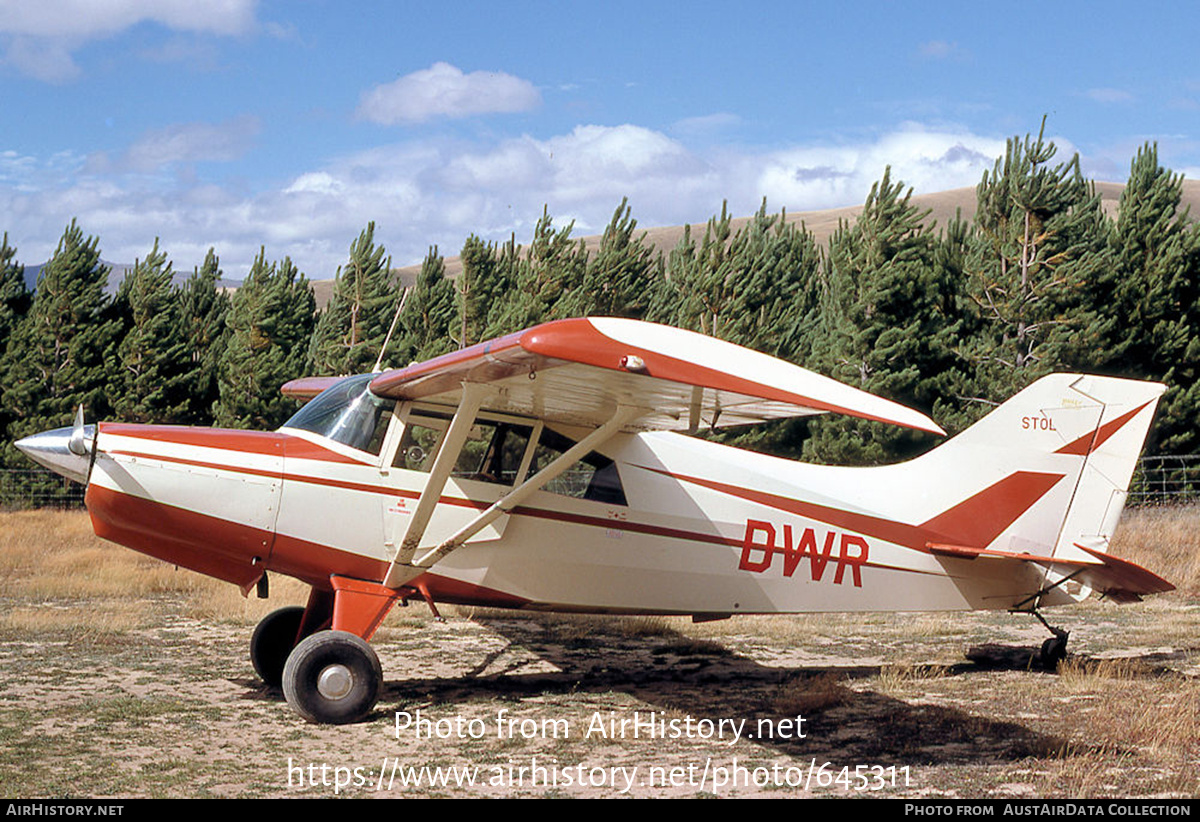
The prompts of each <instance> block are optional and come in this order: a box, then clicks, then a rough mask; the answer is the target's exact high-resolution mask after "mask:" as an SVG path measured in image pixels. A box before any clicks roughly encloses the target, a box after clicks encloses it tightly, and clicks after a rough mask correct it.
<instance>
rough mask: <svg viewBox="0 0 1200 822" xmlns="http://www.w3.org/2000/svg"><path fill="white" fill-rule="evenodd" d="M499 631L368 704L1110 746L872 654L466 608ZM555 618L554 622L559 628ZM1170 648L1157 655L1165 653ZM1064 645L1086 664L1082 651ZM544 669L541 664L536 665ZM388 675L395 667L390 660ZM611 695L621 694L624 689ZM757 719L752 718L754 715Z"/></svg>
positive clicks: (272, 695)
mask: <svg viewBox="0 0 1200 822" xmlns="http://www.w3.org/2000/svg"><path fill="white" fill-rule="evenodd" d="M475 621H477V622H479V623H481V624H483V625H485V626H486V627H487V628H488V629H489V630H490V631H492V632H493V633H494V634H495V635H497V636H499V637H503V639H504V640H505V644H503V645H502V646H501V647H498V648H495V649H493V650H491V651H488V652H486V653H483V654H476V655H474V656H473V657H472V658H471V659H469V660H464V663H463V669H462V673H461V674H460V675H458V676H440V677H423V676H421V675H420V671H419V670H417V669H411V671H410V672H411V673H413V674H414V676H412V677H407V678H403V679H396V678H391V679H386V674H385V683H384V687H383V691H382V693H381V696H380V702H379V705H378V707H377V709H376V712H375V714H374V716H373V719H375V720H377V719H379V718H380V717H382V716H385V715H390V713H391V712H392V711H397V710H407V709H410V708H411V707H412V706H414V705H425V704H430V703H432V704H436V705H439V706H442V707H443V708H445V709H452V706H455V705H466V704H468V703H477V702H479V701H486V700H489V699H495V700H499V701H503V702H504V703H507V704H509V705H510V710H512V711H513V712H514V713H516V712H517V709H516V707H515V704H513V703H516V702H519V701H520V700H523V699H526V698H537V697H545V696H562V697H564V698H566V697H569V696H571V695H578V694H591V695H593V696H594V697H596V698H594V699H590V700H589V701H588V707H589V709H596V708H597V706H598V705H600V706H603V704H604V698H605V697H607V696H610V695H616V696H614V698H613V700H612V704H611V705H610V706H608V707H604V708H601V709H602V710H613V711H616V712H625V713H629V712H631V711H634V710H637V711H640V712H643V713H646V712H657V713H658V714H659V715H660V716H664V717H683V716H690V717H692V718H693V719H694V720H695V721H697V722H699V721H700V720H704V719H707V720H710V721H711V722H714V723H715V722H718V721H720V720H722V719H726V720H734V721H738V720H741V719H745V720H746V726H745V727H746V728H747V729H750V728H757V727H759V721H760V720H773V721H775V722H778V721H779V720H785V719H794V718H795V717H796V716H797V715H802V716H803V717H804V718H805V725H804V726H803V728H804V731H805V736H804V737H803V738H795V734H791V735H789V736H788V737H787V738H783V739H780V738H774V739H772V738H763V737H759V738H756V739H755V740H754V741H755V743H756V744H757V745H760V746H764V747H768V748H771V749H774V750H776V751H778V752H779V753H782V754H787V755H790V756H798V757H802V758H803V759H805V760H807V759H809V758H815V759H816V761H817V762H818V763H820V762H826V761H828V762H834V763H839V762H840V763H848V764H851V765H853V764H872V765H876V764H878V765H882V766H884V767H887V766H890V765H896V766H901V765H918V764H919V765H939V764H951V765H952V764H973V765H987V764H1002V763H1006V762H1015V761H1019V760H1021V759H1025V758H1028V757H1048V756H1049V757H1053V756H1064V755H1082V754H1088V753H1107V754H1109V755H1111V754H1113V753H1114V751H1113V750H1112V748H1111V746H1109V747H1104V748H1102V747H1100V746H1090V745H1086V744H1081V743H1079V742H1078V741H1069V740H1067V739H1065V738H1064V737H1061V736H1058V735H1054V734H1046V733H1042V732H1039V731H1037V730H1034V729H1032V728H1030V727H1028V726H1027V725H1025V724H1022V723H1021V722H1016V721H1011V720H1007V719H1000V718H989V717H987V716H985V715H981V714H982V713H983V712H985V711H986V708H981V709H980V710H979V711H978V712H975V713H971V712H968V711H965V710H961V709H959V708H956V707H953V706H949V705H938V704H933V703H932V702H931V701H929V700H923V701H920V702H917V701H914V702H906V701H904V700H903V699H899V698H896V697H894V696H891V695H888V694H886V693H882V692H881V691H880V690H878V689H873V688H871V687H854V683H855V682H856V681H858V682H861V681H862V680H866V679H868V678H872V677H877V676H879V675H880V674H881V671H883V670H884V669H883V667H881V666H879V665H864V666H842V665H838V666H821V665H798V666H786V665H785V666H772V665H764V664H761V663H759V662H757V661H755V660H753V659H751V658H749V657H748V656H745V655H743V654H740V653H738V652H736V651H733V650H730V649H728V648H726V647H724V646H722V645H720V644H718V643H716V642H711V641H706V640H697V639H695V638H693V637H687V636H684V635H683V634H680V633H677V632H674V631H671V630H669V629H659V630H656V631H654V632H653V633H651V634H645V635H643V634H638V633H636V632H635V633H629V634H623V633H621V632H620V631H619V630H618V629H614V628H613V627H612V624H608V625H606V626H605V627H603V628H601V629H600V630H597V631H590V630H587V629H586V628H584V629H581V628H580V626H579V624H577V623H562V624H557V623H555V622H553V621H550V622H545V623H543V622H541V621H539V620H537V619H514V618H511V617H495V618H492V617H482V618H481V617H478V616H477V617H475ZM563 626H565V628H564V627H563ZM1037 650H1038V649H1037V648H1036V647H1027V646H1018V645H1000V644H992V645H986V646H980V647H979V648H977V649H972V652H970V653H969V654H968V655H969V656H970V657H971V659H969V660H964V661H963V662H960V663H956V664H952V665H941V666H925V667H924V668H923V669H922V670H921V671H920V673H919V675H920V676H922V677H925V678H929V679H931V680H938V679H944V678H954V677H969V676H972V675H980V674H984V673H988V672H991V673H995V672H1003V671H1012V672H1020V673H1023V674H1025V675H1028V676H1033V677H1046V678H1049V680H1048V682H1047V685H1046V687H1047V688H1053V687H1054V683H1053V677H1054V676H1055V674H1054V673H1053V672H1052V671H1044V670H1039V669H1037V668H1036V666H1033V665H1031V658H1032V657H1033V656H1034V655H1035V654H1036V652H1037ZM1169 656H1170V655H1168V657H1169ZM1072 658H1073V659H1074V660H1076V661H1077V662H1082V663H1083V664H1084V665H1089V664H1094V663H1097V662H1099V660H1091V659H1090V658H1088V657H1086V656H1076V655H1073V656H1072ZM1170 661H1171V659H1169V658H1167V657H1164V656H1163V655H1162V654H1157V653H1149V654H1147V655H1145V657H1144V658H1143V657H1138V658H1135V659H1133V660H1130V662H1131V663H1133V664H1135V665H1137V667H1138V670H1139V671H1140V672H1141V674H1140V675H1142V676H1148V677H1158V676H1168V677H1171V676H1179V674H1178V672H1176V671H1174V670H1173V669H1172V668H1171V667H1170V665H1169V663H1170ZM544 663H549V667H552V668H553V669H554V670H546V668H547V667H548V666H547V665H545V664H544ZM391 673H392V674H393V677H394V675H395V674H396V673H397V672H396V671H392V672H391ZM241 684H243V685H246V686H247V687H248V688H250V689H251V690H250V691H249V692H248V693H247V694H246V698H249V699H280V698H282V697H281V692H280V691H279V689H277V688H273V689H265V688H263V686H262V683H261V682H257V681H256V680H245V681H242V682H241ZM620 695H624V697H625V698H624V699H623V698H621V696H620ZM764 727H765V725H764Z"/></svg>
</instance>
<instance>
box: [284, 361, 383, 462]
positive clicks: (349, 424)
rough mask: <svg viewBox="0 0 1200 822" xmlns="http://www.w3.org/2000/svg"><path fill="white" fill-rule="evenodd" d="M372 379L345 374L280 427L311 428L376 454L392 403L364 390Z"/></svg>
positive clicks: (338, 440)
mask: <svg viewBox="0 0 1200 822" xmlns="http://www.w3.org/2000/svg"><path fill="white" fill-rule="evenodd" d="M373 378H374V375H373V374H360V375H358V376H356V377H347V378H346V379H344V380H342V381H341V382H339V383H337V384H336V385H333V386H331V387H330V388H327V389H325V390H324V391H322V392H321V393H320V394H318V395H317V397H316V398H315V399H313V400H312V401H311V402H309V403H308V404H307V405H305V406H304V407H303V408H301V409H300V410H299V411H297V412H296V413H295V415H293V416H292V418H291V419H290V420H288V421H287V422H286V423H284V426H283V427H284V428H298V429H300V430H301V431H311V432H313V433H314V434H320V435H321V436H323V437H328V438H329V439H331V440H334V441H335V442H340V443H342V444H343V445H348V446H350V447H351V448H356V449H358V450H359V451H366V452H367V453H369V454H374V455H375V456H379V452H380V449H381V448H382V447H383V438H384V435H385V434H386V433H387V428H388V423H389V422H390V421H391V415H392V407H393V405H394V404H395V403H393V402H392V401H391V400H385V399H381V398H379V397H376V396H375V395H374V394H372V393H371V392H370V391H369V390H368V389H369V386H370V384H371V380H372V379H373Z"/></svg>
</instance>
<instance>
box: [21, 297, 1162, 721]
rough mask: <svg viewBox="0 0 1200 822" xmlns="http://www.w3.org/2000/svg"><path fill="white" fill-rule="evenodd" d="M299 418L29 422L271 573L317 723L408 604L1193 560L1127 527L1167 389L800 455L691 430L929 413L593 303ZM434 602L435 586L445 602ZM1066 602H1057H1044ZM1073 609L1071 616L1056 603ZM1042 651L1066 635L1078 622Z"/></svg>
mask: <svg viewBox="0 0 1200 822" xmlns="http://www.w3.org/2000/svg"><path fill="white" fill-rule="evenodd" d="M283 390H284V392H285V393H286V394H288V395H290V396H293V397H297V398H299V399H307V400H309V402H308V403H307V404H306V405H304V406H303V407H302V408H301V409H300V410H299V412H298V413H297V414H296V415H295V416H294V417H292V418H291V419H290V420H289V421H288V422H287V423H286V424H285V425H284V426H283V427H282V428H280V429H279V430H278V431H275V432H271V433H266V432H249V431H233V430H217V429H198V428H184V427H174V426H159V425H124V424H120V423H100V424H98V425H94V426H91V425H89V426H85V425H84V424H83V418H82V410H81V412H80V414H79V415H77V417H76V422H75V425H74V426H73V427H70V428H63V429H58V430H56V431H48V432H45V433H42V434H37V435H35V436H32V437H28V438H26V439H23V440H21V441H20V442H18V443H17V446H18V447H19V448H20V449H21V450H23V451H24V452H25V453H26V454H28V455H29V456H30V457H32V458H33V459H34V460H36V461H38V462H39V463H41V464H43V465H46V466H48V467H50V468H52V469H54V470H55V471H58V472H59V473H61V474H64V475H66V476H67V477H70V478H72V479H74V480H78V481H79V482H81V483H86V484H87V496H86V500H87V508H88V511H89V512H90V515H91V519H92V525H93V528H94V529H95V531H96V533H97V534H98V535H99V536H101V537H103V538H105V539H109V540H112V541H114V542H117V543H120V544H122V545H126V546H128V547H130V548H133V549H135V550H137V551H141V552H143V553H146V554H149V555H151V556H155V557H158V558H160V559H163V560H166V561H167V562H171V563H173V564H175V565H179V566H183V567H186V568H191V569H193V570H196V571H199V572H201V573H204V574H208V575H210V576H213V577H217V578H219V579H222V580H227V581H229V582H232V583H235V584H237V585H239V586H240V587H241V588H242V589H243V591H244V592H246V593H249V591H250V590H251V589H253V588H255V587H256V586H258V589H259V593H260V595H265V594H266V587H267V586H266V575H267V573H268V572H273V573H279V574H285V575H288V576H292V577H296V578H298V579H300V580H302V581H304V582H306V583H308V584H309V585H310V586H312V590H311V594H310V596H309V600H308V604H307V606H306V607H303V608H301V607H294V608H285V609H281V610H279V611H276V612H274V613H272V614H271V615H269V616H268V617H266V618H265V619H264V620H263V621H262V623H260V624H259V626H258V628H257V629H256V630H255V633H254V638H253V640H252V642H251V659H252V661H253V664H254V667H255V669H256V670H257V672H258V673H259V675H260V676H261V677H262V679H263V680H264V682H266V683H267V684H269V685H282V687H283V692H284V694H285V696H286V698H287V701H288V702H289V703H290V704H291V705H292V706H293V707H294V708H295V709H296V710H297V711H298V712H299V713H300V714H301V715H302V716H304V717H305V718H307V719H309V720H310V721H316V722H333V723H341V722H352V721H356V720H358V719H361V718H362V717H364V716H366V715H367V714H368V713H369V712H370V711H371V710H372V709H373V708H374V705H375V703H376V701H377V699H378V695H379V689H380V686H381V682H382V673H381V670H380V666H379V661H378V658H377V657H376V654H375V652H374V650H373V649H372V648H371V646H370V645H369V644H368V640H370V638H371V636H372V634H373V632H374V631H375V629H376V628H377V626H378V625H379V624H380V622H381V621H382V620H383V619H384V617H385V616H386V615H387V613H388V612H389V610H390V609H391V608H392V606H393V605H394V604H395V603H396V602H397V601H398V600H402V601H405V602H407V601H408V600H409V599H412V598H420V599H424V600H425V601H426V602H428V603H429V604H430V606H431V607H435V605H434V603H436V602H448V603H460V604H471V605H484V606H497V607H502V608H526V609H535V610H547V611H551V610H553V611H575V612H591V613H614V614H676V615H691V616H692V617H693V618H694V619H696V620H707V619H720V618H724V617H728V616H731V615H734V614H766V613H800V612H833V611H842V612H853V611H929V610H967V609H1007V610H1013V611H1025V612H1030V613H1033V614H1035V615H1037V616H1038V617H1039V619H1040V618H1041V617H1040V614H1038V611H1037V609H1038V608H1040V607H1044V606H1050V605H1059V604H1065V603H1070V602H1075V601H1079V600H1081V599H1083V598H1085V597H1086V596H1088V595H1089V594H1090V593H1092V592H1096V593H1098V594H1102V595H1106V596H1108V597H1110V598H1112V599H1115V600H1117V601H1131V600H1136V599H1138V598H1139V597H1140V596H1141V595H1143V594H1151V593H1157V592H1162V591H1168V590H1171V588H1172V586H1171V585H1170V583H1168V582H1166V581H1165V580H1163V579H1161V578H1160V577H1158V576H1156V575H1155V574H1153V573H1151V572H1150V571H1147V570H1145V569H1143V568H1141V567H1138V566H1137V565H1134V564H1133V563H1130V562H1128V561H1124V560H1121V559H1118V558H1116V557H1113V556H1110V555H1109V554H1108V553H1107V551H1108V547H1109V540H1110V539H1111V538H1112V534H1113V531H1114V529H1115V527H1116V525H1117V520H1118V518H1119V516H1120V514H1121V509H1122V507H1123V505H1124V502H1125V495H1126V490H1127V488H1128V485H1129V481H1130V477H1131V475H1132V473H1133V470H1134V466H1135V462H1136V460H1137V457H1138V454H1139V453H1140V451H1141V448H1142V445H1143V443H1144V441H1145V437H1146V434H1147V432H1148V430H1149V426H1150V423H1151V419H1152V418H1153V415H1154V409H1155V406H1156V404H1157V402H1158V398H1159V396H1160V395H1161V394H1162V392H1163V390H1164V388H1163V386H1161V385H1158V384H1154V383H1145V382H1136V381H1131V380H1123V379H1115V378H1110V377H1098V376H1088V375H1077V374H1055V375H1052V376H1048V377H1045V378H1043V379H1041V380H1039V381H1038V382H1036V383H1034V384H1033V385H1031V386H1030V387H1028V388H1026V389H1025V390H1024V391H1021V392H1020V393H1019V394H1017V395H1016V396H1015V397H1013V398H1012V399H1011V400H1009V401H1008V402H1006V403H1005V404H1004V405H1002V406H1000V407H999V408H998V409H996V410H995V411H993V412H992V413H991V414H990V415H988V416H987V417H986V418H984V419H983V420H981V421H980V422H979V423H977V424H976V425H974V426H973V427H971V428H970V429H968V430H967V431H965V432H964V433H962V434H960V435H958V436H956V437H954V438H953V439H951V440H950V441H948V442H946V443H945V444H943V445H942V446H940V447H938V448H936V449H934V450H932V451H930V452H929V453H927V454H925V455H923V456H921V457H918V458H917V459H914V460H911V461H909V462H906V463H903V464H898V465H889V466H883V467H872V468H841V467H829V466H818V465H809V464H802V463H796V462H792V461H789V460H785V459H780V458H776V457H771V456H765V455H762V454H757V453H750V452H747V451H743V450H739V449H736V448H731V447H729V446H725V445H720V444H717V443H714V442H710V441H706V440H704V439H700V438H696V437H689V436H686V433H687V432H696V431H699V430H701V429H709V428H714V427H720V426H733V425H743V424H747V423H754V422H761V421H764V420H770V419H778V418H782V417H790V416H803V415H809V414H822V413H840V414H848V415H851V416H855V417H861V418H864V419H869V420H877V421H880V422H884V423H891V424H895V425H901V426H907V427H910V428H914V429H919V430H923V431H930V432H935V433H938V434H941V433H943V432H942V430H941V429H940V428H939V427H938V426H937V425H936V424H935V423H934V422H933V421H932V420H930V419H929V418H928V417H926V416H925V415H923V414H921V413H918V412H916V411H914V410H912V409H909V408H905V407H903V406H901V405H897V404H896V403H893V402H890V401H887V400H884V399H881V398H879V397H876V396H873V395H871V394H867V393H865V392H863V391H859V390H857V389H854V388H850V387H848V386H845V385H842V384H840V383H838V382H835V381H833V380H830V379H828V378H825V377H822V376H819V375H817V374H814V373H812V372H810V371H806V370H805V369H803V368H799V367H797V366H795V365H791V364H789V363H786V362H783V361H781V360H778V359H775V358H773V357H769V356H767V355H765V354H761V353H758V352H754V351H750V350H748V349H745V348H742V347H739V346H736V345H733V344H731V343H728V342H723V341H721V340H717V339H713V338H711V337H706V336H702V335H700V334H696V333H692V332H689V331H682V330H680V329H677V328H669V327H665V326H660V325H654V324H650V323H645V322H640V321H636V320H625V319H613V318H589V319H570V320H561V321H556V322H550V323H546V324H544V325H539V326H536V327H534V328H530V329H528V330H526V331H522V332H519V333H516V334H512V335H509V336H506V337H501V338H499V339H496V340H492V341H489V342H485V343H481V344H479V345H476V346H473V347H470V348H467V349H464V350H462V351H458V352H455V353H452V354H447V355H445V356H443V357H439V358H437V359H433V360H430V361H428V362H423V363H419V364H415V365H411V366H409V367H407V368H401V369H398V370H394V371H387V372H385V373H380V374H363V375H359V376H351V377H344V378H341V377H338V378H335V377H328V378H326V377H320V378H308V379H302V380H297V381H294V382H291V383H288V384H287V385H286V386H284V388H283ZM435 613H436V609H435ZM1043 623H1045V620H1043ZM1047 628H1049V625H1047ZM1050 630H1051V631H1053V632H1054V633H1055V637H1053V638H1051V639H1049V640H1047V644H1046V646H1045V647H1044V648H1043V652H1044V653H1048V654H1050V655H1051V656H1052V657H1053V656H1057V657H1061V656H1062V655H1063V654H1064V653H1065V643H1066V632H1065V631H1059V630H1057V629H1053V628H1051V629H1050Z"/></svg>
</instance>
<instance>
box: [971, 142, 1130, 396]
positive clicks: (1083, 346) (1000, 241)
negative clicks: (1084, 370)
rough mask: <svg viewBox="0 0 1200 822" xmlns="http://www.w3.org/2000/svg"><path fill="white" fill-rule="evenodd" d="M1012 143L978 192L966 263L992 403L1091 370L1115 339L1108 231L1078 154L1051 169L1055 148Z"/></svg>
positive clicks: (977, 345) (976, 347) (975, 352)
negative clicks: (1046, 380) (1050, 377)
mask: <svg viewBox="0 0 1200 822" xmlns="http://www.w3.org/2000/svg"><path fill="white" fill-rule="evenodd" d="M1044 134H1045V121H1044V120H1043V122H1042V131H1041V132H1039V134H1038V137H1037V139H1036V140H1034V139H1032V138H1030V137H1026V138H1025V140H1024V141H1023V142H1022V141H1019V140H1017V139H1016V138H1013V139H1011V140H1009V141H1008V146H1007V149H1006V152H1005V156H1004V158H1003V159H1001V160H998V161H997V162H996V165H995V168H994V170H993V171H992V173H991V174H988V173H985V174H984V176H983V180H982V182H980V184H979V187H978V189H977V192H976V193H977V197H978V202H979V206H978V210H977V212H976V215H975V227H976V232H975V235H974V241H973V243H972V246H973V247H972V253H971V255H970V258H969V262H968V279H969V289H970V294H971V298H972V300H973V302H974V304H975V306H976V309H977V311H978V314H979V318H980V325H981V335H980V337H979V338H978V339H977V340H975V341H974V343H973V345H972V350H971V353H972V356H973V357H974V358H975V359H976V361H977V366H978V369H979V377H980V382H981V384H982V385H984V386H985V387H986V391H987V392H988V393H989V394H990V396H991V397H992V399H993V400H996V401H998V400H1000V399H1003V398H1006V397H1008V396H1011V395H1012V394H1014V393H1015V392H1016V391H1017V390H1019V389H1020V388H1022V387H1024V386H1025V385H1027V384H1028V383H1030V382H1032V381H1033V380H1035V379H1036V378H1038V377H1040V376H1042V375H1043V374H1046V373H1048V372H1049V371H1051V370H1053V369H1055V368H1061V367H1068V368H1071V367H1075V368H1078V367H1087V366H1088V365H1089V364H1090V362H1089V359H1090V358H1091V357H1093V356H1094V355H1095V352H1096V351H1097V350H1099V349H1100V348H1102V346H1103V345H1104V341H1105V340H1106V339H1109V338H1110V335H1111V331H1112V328H1111V321H1109V320H1108V319H1106V316H1105V314H1104V312H1103V310H1102V307H1103V306H1104V305H1105V303H1106V300H1110V299H1111V288H1112V279H1111V267H1110V266H1109V265H1108V260H1107V257H1106V251H1107V244H1106V239H1107V224H1106V222H1105V218H1104V214H1103V212H1102V211H1101V209H1100V198H1099V196H1098V195H1097V194H1096V193H1095V188H1094V186H1092V185H1091V184H1089V183H1088V182H1087V181H1086V180H1085V179H1084V178H1083V176H1082V174H1081V173H1080V170H1079V157H1078V155H1076V156H1075V157H1073V158H1072V159H1071V160H1070V161H1068V162H1066V163H1059V164H1057V165H1054V166H1051V165H1050V162H1051V161H1052V160H1053V158H1054V156H1055V154H1056V153H1057V147H1056V146H1055V145H1054V144H1053V143H1052V142H1047V141H1046V139H1045V136H1044Z"/></svg>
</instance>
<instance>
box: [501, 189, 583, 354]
mask: <svg viewBox="0 0 1200 822" xmlns="http://www.w3.org/2000/svg"><path fill="white" fill-rule="evenodd" d="M574 227H575V224H574V223H573V222H572V223H569V224H568V225H566V226H565V227H563V228H561V229H555V228H554V221H553V219H552V218H551V217H550V213H549V211H548V210H547V209H543V210H542V216H541V219H539V220H538V222H537V225H536V226H535V227H534V232H533V240H532V242H531V243H530V244H529V248H528V249H523V250H522V251H521V253H520V254H517V255H516V256H515V258H514V259H513V260H512V262H514V263H515V264H516V270H515V278H514V280H513V282H514V292H515V293H514V294H513V295H512V297H513V298H512V299H510V300H506V301H505V303H504V305H503V306H502V307H501V309H500V311H499V312H498V313H493V314H491V315H489V316H494V317H495V318H496V319H495V321H494V325H493V327H494V328H498V329H503V333H507V332H512V331H519V330H521V329H523V328H528V327H529V326H531V325H537V324H538V323H542V322H546V321H547V320H555V319H562V318H564V317H569V316H571V315H572V313H573V311H574V310H575V307H576V306H578V305H580V304H581V302H582V300H583V297H582V295H581V294H580V293H579V292H580V291H581V290H582V289H583V288H584V283H583V278H584V272H585V271H586V269H587V250H586V249H585V248H584V245H583V241H582V240H580V241H578V242H576V241H574V240H572V239H571V232H572V231H573V230H574Z"/></svg>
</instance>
